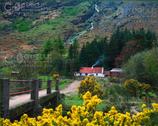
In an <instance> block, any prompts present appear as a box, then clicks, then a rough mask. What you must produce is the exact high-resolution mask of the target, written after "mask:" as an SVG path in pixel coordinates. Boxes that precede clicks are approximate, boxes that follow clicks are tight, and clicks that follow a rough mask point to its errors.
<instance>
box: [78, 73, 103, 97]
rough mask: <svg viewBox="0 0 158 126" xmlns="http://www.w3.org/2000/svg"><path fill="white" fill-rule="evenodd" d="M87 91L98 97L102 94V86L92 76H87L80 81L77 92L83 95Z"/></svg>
mask: <svg viewBox="0 0 158 126" xmlns="http://www.w3.org/2000/svg"><path fill="white" fill-rule="evenodd" d="M87 91H89V92H90V93H92V95H97V96H98V97H99V98H101V97H102V95H103V91H102V87H101V85H100V84H99V83H98V82H97V81H96V78H95V77H94V76H87V77H85V78H84V79H83V80H82V81H81V84H80V87H79V93H80V94H82V95H84V94H85V93H86V92H87Z"/></svg>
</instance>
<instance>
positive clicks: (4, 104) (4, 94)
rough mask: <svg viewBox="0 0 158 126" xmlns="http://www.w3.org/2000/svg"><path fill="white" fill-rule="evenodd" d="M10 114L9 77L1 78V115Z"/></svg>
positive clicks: (3, 116)
mask: <svg viewBox="0 0 158 126" xmlns="http://www.w3.org/2000/svg"><path fill="white" fill-rule="evenodd" d="M8 116H9V79H0V117H2V118H7V117H8Z"/></svg>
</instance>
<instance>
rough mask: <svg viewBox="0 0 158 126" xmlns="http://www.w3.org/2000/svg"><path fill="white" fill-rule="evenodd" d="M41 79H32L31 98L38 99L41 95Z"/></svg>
mask: <svg viewBox="0 0 158 126" xmlns="http://www.w3.org/2000/svg"><path fill="white" fill-rule="evenodd" d="M39 83H40V82H39V80H32V92H31V99H32V100H35V101H37V100H38V97H39V96H38V95H39Z"/></svg>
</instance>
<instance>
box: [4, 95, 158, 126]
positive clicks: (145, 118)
mask: <svg viewBox="0 0 158 126" xmlns="http://www.w3.org/2000/svg"><path fill="white" fill-rule="evenodd" d="M83 100H84V102H83V105H82V106H76V105H73V106H72V107H71V110H70V111H69V112H67V115H66V116H63V115H62V105H59V106H58V107H57V108H56V109H55V110H53V109H43V112H42V115H41V116H38V117H37V118H30V117H28V115H26V114H24V115H23V116H22V117H21V119H20V121H15V122H13V123H11V122H10V120H8V119H5V120H4V119H2V120H1V123H2V124H3V126H141V125H143V124H144V123H148V122H149V121H150V115H151V114H152V113H158V104H156V103H153V104H152V108H151V109H149V108H147V107H146V105H145V104H143V105H142V112H138V113H136V114H133V115H132V114H130V113H128V112H126V113H120V112H118V111H117V110H116V108H115V107H114V106H112V107H111V110H110V111H108V112H106V113H103V112H102V111H96V106H97V105H98V104H99V103H101V102H102V100H101V99H100V98H98V97H97V96H96V95H95V96H92V95H91V93H90V92H87V93H86V94H85V95H83Z"/></svg>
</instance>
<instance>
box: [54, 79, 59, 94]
mask: <svg viewBox="0 0 158 126" xmlns="http://www.w3.org/2000/svg"><path fill="white" fill-rule="evenodd" d="M55 90H56V91H57V92H59V79H56V83H55Z"/></svg>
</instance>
